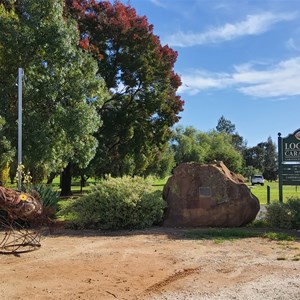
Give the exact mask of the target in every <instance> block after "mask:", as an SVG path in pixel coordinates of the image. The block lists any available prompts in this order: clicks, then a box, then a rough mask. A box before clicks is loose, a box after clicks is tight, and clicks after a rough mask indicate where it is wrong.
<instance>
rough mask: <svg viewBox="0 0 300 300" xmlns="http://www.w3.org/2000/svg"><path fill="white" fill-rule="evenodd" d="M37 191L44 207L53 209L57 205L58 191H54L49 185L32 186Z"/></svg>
mask: <svg viewBox="0 0 300 300" xmlns="http://www.w3.org/2000/svg"><path fill="white" fill-rule="evenodd" d="M33 190H35V191H36V192H38V194H39V196H40V199H41V201H42V204H43V208H44V209H50V208H51V209H54V210H56V209H57V207H58V201H59V193H58V192H57V191H54V190H53V189H52V188H51V186H49V185H43V184H40V185H37V186H35V187H34V188H33Z"/></svg>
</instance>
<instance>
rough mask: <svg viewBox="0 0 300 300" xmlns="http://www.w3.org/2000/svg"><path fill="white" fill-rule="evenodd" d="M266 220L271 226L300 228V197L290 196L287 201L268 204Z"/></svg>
mask: <svg viewBox="0 0 300 300" xmlns="http://www.w3.org/2000/svg"><path fill="white" fill-rule="evenodd" d="M266 221H267V223H268V225H270V226H271V227H277V228H284V229H300V198H298V197H290V198H289V199H288V200H287V202H286V203H282V204H280V203H279V202H274V203H272V204H270V205H268V206H267V214H266Z"/></svg>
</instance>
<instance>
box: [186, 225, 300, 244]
mask: <svg viewBox="0 0 300 300" xmlns="http://www.w3.org/2000/svg"><path fill="white" fill-rule="evenodd" d="M185 237H186V238H188V239H197V240H214V241H215V242H217V243H220V242H223V241H232V240H237V239H243V238H253V237H261V238H267V239H269V240H276V241H294V240H295V239H296V237H295V236H292V235H290V234H286V233H282V232H274V231H271V232H264V231H255V230H249V229H247V228H220V229H215V228H211V229H192V230H189V231H187V232H186V233H185Z"/></svg>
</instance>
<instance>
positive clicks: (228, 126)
mask: <svg viewBox="0 0 300 300" xmlns="http://www.w3.org/2000/svg"><path fill="white" fill-rule="evenodd" d="M216 129H217V131H218V132H220V133H226V134H233V133H234V131H235V125H234V124H232V122H231V121H230V120H227V119H225V117H224V116H222V117H221V118H220V119H219V120H218V124H217V126H216Z"/></svg>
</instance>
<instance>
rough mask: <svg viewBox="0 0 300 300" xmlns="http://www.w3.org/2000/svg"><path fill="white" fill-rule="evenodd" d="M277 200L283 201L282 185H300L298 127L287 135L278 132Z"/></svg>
mask: <svg viewBox="0 0 300 300" xmlns="http://www.w3.org/2000/svg"><path fill="white" fill-rule="evenodd" d="M278 178H279V202H280V203H282V202H283V194H282V186H283V185H296V186H297V185H300V128H299V129H297V130H296V131H295V132H294V133H292V134H289V135H288V136H287V137H285V138H282V137H281V133H280V132H279V133H278Z"/></svg>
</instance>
